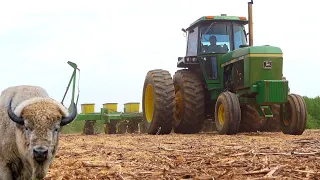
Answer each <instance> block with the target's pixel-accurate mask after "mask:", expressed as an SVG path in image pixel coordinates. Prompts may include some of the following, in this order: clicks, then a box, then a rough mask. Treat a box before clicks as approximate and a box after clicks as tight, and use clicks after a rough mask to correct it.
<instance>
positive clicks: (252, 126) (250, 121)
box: [239, 104, 264, 132]
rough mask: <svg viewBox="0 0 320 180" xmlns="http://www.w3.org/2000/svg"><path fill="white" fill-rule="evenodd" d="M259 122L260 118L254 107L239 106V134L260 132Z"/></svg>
mask: <svg viewBox="0 0 320 180" xmlns="http://www.w3.org/2000/svg"><path fill="white" fill-rule="evenodd" d="M261 121H262V118H261V117H260V115H259V113H258V111H257V110H256V109H255V107H253V106H251V105H247V104H246V105H243V106H241V122H240V128H239V132H256V131H258V130H260V127H261ZM262 122H264V121H262Z"/></svg>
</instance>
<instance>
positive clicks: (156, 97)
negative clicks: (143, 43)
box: [142, 69, 175, 134]
mask: <svg viewBox="0 0 320 180" xmlns="http://www.w3.org/2000/svg"><path fill="white" fill-rule="evenodd" d="M174 107H175V100H174V86H173V80H172V77H171V75H170V73H169V72H168V71H166V70H162V69H155V70H151V71H149V72H148V73H147V75H146V78H145V82H144V85H143V95H142V109H143V112H144V113H143V120H144V124H145V127H146V132H147V133H148V134H169V133H170V132H171V130H172V122H173V116H174V115H173V114H174Z"/></svg>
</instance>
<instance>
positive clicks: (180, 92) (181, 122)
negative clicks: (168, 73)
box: [173, 69, 205, 134]
mask: <svg viewBox="0 0 320 180" xmlns="http://www.w3.org/2000/svg"><path fill="white" fill-rule="evenodd" d="M173 82H174V87H175V99H176V108H175V109H176V110H175V121H174V132H175V133H187V134H192V133H199V132H200V130H201V128H202V125H203V123H204V110H205V108H204V104H205V103H204V88H203V82H202V80H201V79H200V78H199V77H197V76H196V74H194V73H193V72H191V71H190V70H187V69H182V70H178V71H177V72H176V73H175V74H174V76H173Z"/></svg>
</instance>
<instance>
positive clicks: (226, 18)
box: [186, 14, 248, 30]
mask: <svg viewBox="0 0 320 180" xmlns="http://www.w3.org/2000/svg"><path fill="white" fill-rule="evenodd" d="M205 21H238V22H242V23H243V24H247V23H248V20H247V18H246V17H241V16H227V15H225V14H221V15H220V16H202V17H200V18H199V19H197V20H196V21H194V22H193V23H192V24H190V26H189V27H188V28H187V29H186V30H189V28H191V27H193V26H196V25H198V24H200V23H202V22H205Z"/></svg>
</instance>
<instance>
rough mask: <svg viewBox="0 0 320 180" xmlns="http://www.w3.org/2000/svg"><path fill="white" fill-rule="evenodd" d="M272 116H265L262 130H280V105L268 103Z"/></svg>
mask: <svg viewBox="0 0 320 180" xmlns="http://www.w3.org/2000/svg"><path fill="white" fill-rule="evenodd" d="M270 108H271V111H272V114H273V117H272V118H267V120H266V123H265V124H264V125H263V126H262V127H261V129H260V131H262V132H281V127H280V105H278V104H272V105H270Z"/></svg>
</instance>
